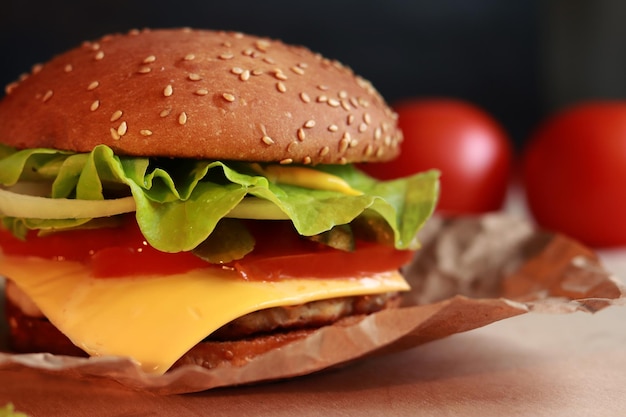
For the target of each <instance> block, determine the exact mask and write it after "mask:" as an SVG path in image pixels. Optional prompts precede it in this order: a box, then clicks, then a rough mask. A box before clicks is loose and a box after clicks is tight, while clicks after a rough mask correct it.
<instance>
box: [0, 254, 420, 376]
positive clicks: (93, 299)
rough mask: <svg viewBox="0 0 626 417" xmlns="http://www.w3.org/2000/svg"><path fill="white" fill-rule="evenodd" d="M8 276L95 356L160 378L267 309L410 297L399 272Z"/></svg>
mask: <svg viewBox="0 0 626 417" xmlns="http://www.w3.org/2000/svg"><path fill="white" fill-rule="evenodd" d="M0 275H4V276H6V277H10V278H11V279H12V280H13V281H14V282H15V283H16V284H17V285H18V286H19V287H20V289H21V290H22V291H24V292H25V293H26V294H27V295H28V296H29V297H30V298H31V299H32V300H33V301H34V302H35V304H36V305H37V306H38V307H39V308H40V309H41V311H42V312H43V314H44V315H45V316H46V317H48V319H49V320H50V321H51V322H52V323H53V324H54V325H55V326H56V327H57V328H58V329H59V330H61V332H63V333H64V334H65V335H67V336H68V337H69V338H70V339H71V340H72V342H73V343H74V344H76V345H77V346H79V347H80V348H81V349H83V350H85V351H86V352H87V353H88V354H90V355H91V356H103V355H117V356H127V357H131V358H133V359H134V360H135V361H136V362H137V363H138V364H139V365H140V366H141V368H142V369H143V370H145V371H146V372H149V373H155V374H162V373H164V372H166V371H167V369H169V368H170V367H171V366H172V364H173V363H174V362H176V360H178V359H179V358H180V357H181V356H182V355H184V354H185V353H186V352H187V351H188V350H189V349H190V348H192V347H193V346H195V345H196V344H197V343H199V342H200V341H202V340H203V339H204V338H205V337H206V336H208V335H209V334H211V333H212V332H213V331H215V330H217V329H218V328H219V327H221V326H222V325H224V324H226V323H228V322H230V321H232V320H234V319H236V318H238V317H240V316H243V315H245V314H247V313H250V312H253V311H257V310H260V309H264V308H270V307H277V306H285V305H297V304H301V303H306V302H310V301H315V300H321V299H328V298H335V297H342V296H351V295H366V294H377V293H383V292H390V291H405V290H408V289H409V286H408V284H407V283H406V281H405V280H404V278H402V276H401V275H400V274H399V273H397V272H388V273H381V274H375V275H373V276H369V277H364V278H358V279H356V278H354V279H332V280H329V279H326V280H323V279H290V280H284V281H271V282H259V281H245V280H242V279H241V278H240V277H239V276H238V275H236V273H235V272H233V271H231V270H228V269H218V268H206V269H198V270H194V271H190V272H188V273H185V274H177V275H169V276H155V277H132V278H131V277H128V278H114V279H113V278H111V279H95V278H92V277H90V272H89V268H88V267H86V266H85V265H83V264H82V263H79V262H70V261H54V260H46V259H41V258H25V257H13V256H4V257H0Z"/></svg>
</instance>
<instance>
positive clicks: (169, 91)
mask: <svg viewBox="0 0 626 417" xmlns="http://www.w3.org/2000/svg"><path fill="white" fill-rule="evenodd" d="M172 94H174V88H173V87H172V84H168V85H166V86H165V88H164V89H163V95H164V96H165V97H170V96H171V95H172Z"/></svg>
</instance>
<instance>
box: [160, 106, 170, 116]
mask: <svg viewBox="0 0 626 417" xmlns="http://www.w3.org/2000/svg"><path fill="white" fill-rule="evenodd" d="M171 112H172V109H171V108H167V109H165V110H162V111H161V113H159V116H161V117H167V116H169V115H170V113H171Z"/></svg>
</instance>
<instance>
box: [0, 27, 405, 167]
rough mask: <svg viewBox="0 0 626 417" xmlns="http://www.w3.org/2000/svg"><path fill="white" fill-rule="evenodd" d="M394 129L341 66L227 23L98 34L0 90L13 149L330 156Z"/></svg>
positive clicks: (297, 158) (370, 94)
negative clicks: (226, 28)
mask: <svg viewBox="0 0 626 417" xmlns="http://www.w3.org/2000/svg"><path fill="white" fill-rule="evenodd" d="M401 140H402V135H401V132H400V130H399V129H398V127H397V124H396V115H395V113H393V112H392V111H391V110H390V108H389V107H388V106H387V104H386V103H385V101H384V100H383V99H382V98H381V96H380V95H379V94H378V93H377V92H376V90H375V89H374V88H373V87H372V86H371V85H370V83H368V82H367V81H365V80H364V79H362V78H360V77H359V76H356V75H355V74H354V73H353V72H352V71H351V70H350V69H349V68H347V67H345V66H343V65H341V64H340V63H338V62H336V61H331V60H329V59H326V58H323V57H322V56H320V55H319V54H315V53H313V52H311V51H309V50H308V49H305V48H303V47H298V46H290V45H285V44H284V43H282V42H280V41H276V40H271V39H266V38H259V37H256V36H250V35H244V34H241V33H231V32H216V31H208V30H190V29H173V30H169V29H168V30H144V31H131V32H130V33H128V34H125V35H120V34H117V35H109V36H105V37H103V38H102V39H100V40H98V41H94V42H85V43H84V44H83V45H82V46H80V47H78V48H75V49H72V50H70V51H68V52H66V53H64V54H62V55H59V56H57V57H55V58H54V59H52V60H51V61H49V62H48V63H46V64H43V65H36V66H35V67H34V68H33V70H32V72H31V74H28V75H24V76H23V77H22V78H21V79H20V81H19V82H15V83H12V84H9V85H8V86H7V88H6V96H5V98H4V99H3V100H2V101H0V142H2V143H5V144H7V145H10V146H13V147H16V148H35V147H48V148H56V149H62V150H70V151H75V152H89V151H91V149H92V148H94V147H95V146H96V145H99V144H105V145H107V146H109V147H111V148H112V149H113V150H114V151H115V152H116V153H117V154H119V155H136V156H161V157H183V158H204V159H223V160H247V161H266V162H270V161H274V162H281V163H304V164H318V163H326V164H328V163H332V164H336V163H351V162H365V161H386V160H389V159H392V158H394V157H395V156H397V154H398V153H399V146H398V145H399V143H400V141H401Z"/></svg>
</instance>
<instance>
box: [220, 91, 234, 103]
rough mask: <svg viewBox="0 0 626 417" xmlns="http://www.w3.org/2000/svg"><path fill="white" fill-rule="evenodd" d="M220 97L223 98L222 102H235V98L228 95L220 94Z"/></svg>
mask: <svg viewBox="0 0 626 417" xmlns="http://www.w3.org/2000/svg"><path fill="white" fill-rule="evenodd" d="M222 97H223V98H224V100H226V101H229V102H231V103H232V102H233V101H235V96H234V95H232V94H230V93H224V94H222Z"/></svg>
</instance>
